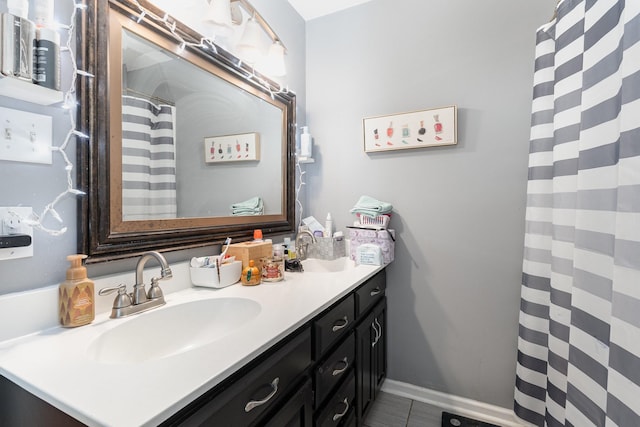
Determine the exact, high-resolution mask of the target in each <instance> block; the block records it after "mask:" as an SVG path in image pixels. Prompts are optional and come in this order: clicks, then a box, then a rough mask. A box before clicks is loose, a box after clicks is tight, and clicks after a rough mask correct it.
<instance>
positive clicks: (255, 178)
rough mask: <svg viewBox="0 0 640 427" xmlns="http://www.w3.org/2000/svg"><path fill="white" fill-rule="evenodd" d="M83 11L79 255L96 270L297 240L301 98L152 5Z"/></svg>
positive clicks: (114, 1)
mask: <svg viewBox="0 0 640 427" xmlns="http://www.w3.org/2000/svg"><path fill="white" fill-rule="evenodd" d="M141 7H144V8H145V10H147V11H148V13H147V14H145V15H144V16H143V15H140V13H139V10H140V9H139V8H141ZM85 13H86V14H88V16H89V17H88V18H87V19H86V20H85V21H84V22H83V25H85V27H86V28H84V29H83V31H82V37H80V36H78V39H77V42H78V61H79V63H81V64H82V65H83V67H85V68H86V69H89V70H93V71H95V77H94V78H92V79H87V80H82V81H80V83H79V88H78V99H79V101H80V106H81V107H80V108H79V109H78V117H79V120H78V121H79V123H82V124H84V126H83V127H82V130H83V131H85V132H87V135H89V137H90V140H91V144H87V145H81V146H80V149H79V150H78V164H82V165H85V166H86V167H84V168H79V169H78V182H79V183H81V184H80V185H79V188H82V189H83V190H85V191H86V192H87V195H88V197H87V198H85V199H82V200H81V202H80V205H81V206H80V207H81V209H80V214H79V216H78V250H79V253H85V254H87V255H89V259H88V262H90V263H94V262H103V261H111V260H115V259H120V258H126V257H129V256H133V255H136V254H139V253H141V252H143V251H148V250H159V251H166V250H178V249H189V248H196V247H201V246H208V245H212V244H216V243H220V242H222V241H224V240H225V239H226V238H227V237H231V238H233V239H234V240H235V241H243V240H247V239H250V238H251V236H252V234H253V230H254V229H256V228H259V229H262V230H263V231H264V232H265V233H270V234H278V233H290V232H292V231H293V230H294V228H295V189H294V187H295V163H294V162H295V157H294V152H295V120H296V118H295V111H296V107H295V102H296V98H295V94H294V93H292V92H289V91H283V90H279V89H278V88H277V87H276V86H275V84H274V82H273V81H271V80H269V79H265V78H264V76H262V75H260V74H259V73H256V71H255V70H253V69H252V68H251V67H249V66H247V65H246V64H244V63H241V62H239V61H238V59H237V58H235V57H234V56H233V55H231V54H230V53H228V52H226V51H224V50H223V49H212V48H211V47H209V46H205V45H203V44H202V42H200V44H198V43H197V42H198V41H199V40H202V35H201V34H199V33H197V32H195V31H194V30H193V29H191V28H189V27H187V26H186V25H184V24H182V23H180V22H178V21H174V20H173V18H171V23H168V22H165V21H164V20H163V19H162V18H158V19H155V18H154V17H163V16H167V14H166V13H165V12H164V11H162V10H160V9H158V8H157V7H155V6H153V5H152V4H150V3H149V2H148V1H146V0H135V1H133V0H97V1H96V2H95V3H92V6H91V7H89V8H88V9H87V11H86V12H85ZM167 19H168V18H167ZM167 25H170V27H171V30H170V31H168V30H167ZM181 40H184V41H185V42H188V43H182V42H181ZM105 64H108V66H107V67H105V66H104V65H105ZM84 106H89V107H86V108H84ZM105 190H106V191H105Z"/></svg>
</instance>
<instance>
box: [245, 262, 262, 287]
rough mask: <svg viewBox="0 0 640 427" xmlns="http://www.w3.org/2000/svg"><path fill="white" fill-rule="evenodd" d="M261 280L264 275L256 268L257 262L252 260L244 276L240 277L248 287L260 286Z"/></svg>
mask: <svg viewBox="0 0 640 427" xmlns="http://www.w3.org/2000/svg"><path fill="white" fill-rule="evenodd" d="M261 278H262V274H261V273H260V270H259V269H258V267H256V264H255V262H254V261H253V260H252V259H251V260H249V265H248V266H246V267H245V268H244V269H243V270H242V275H241V276H240V280H241V281H242V284H243V285H246V286H254V285H259V284H260V281H261Z"/></svg>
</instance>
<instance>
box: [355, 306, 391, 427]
mask: <svg viewBox="0 0 640 427" xmlns="http://www.w3.org/2000/svg"><path fill="white" fill-rule="evenodd" d="M386 306H387V301H386V298H383V299H382V300H381V301H380V302H378V304H376V306H375V307H374V309H373V310H372V311H371V312H370V313H369V314H368V315H367V316H366V317H365V319H364V320H363V321H362V323H360V325H359V326H358V327H357V329H356V342H357V345H356V350H357V351H356V395H357V405H356V418H357V420H358V425H360V426H361V425H362V423H363V422H364V418H365V417H366V414H367V413H368V411H369V409H370V408H371V405H372V404H373V401H374V400H375V398H376V395H377V392H378V389H379V388H380V386H381V385H382V381H383V380H384V378H385V376H386V372H387V339H386Z"/></svg>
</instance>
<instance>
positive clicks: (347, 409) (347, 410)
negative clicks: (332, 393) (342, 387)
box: [333, 397, 349, 421]
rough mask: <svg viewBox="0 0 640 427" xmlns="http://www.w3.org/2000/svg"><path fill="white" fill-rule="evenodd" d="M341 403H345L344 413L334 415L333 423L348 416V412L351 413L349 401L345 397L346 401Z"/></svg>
mask: <svg viewBox="0 0 640 427" xmlns="http://www.w3.org/2000/svg"><path fill="white" fill-rule="evenodd" d="M340 403H344V406H345V408H344V411H342V412H340V413H339V414H334V415H333V421H338V420H339V419H340V418H342V417H344V416H345V415H347V412H349V399H348V398H346V397H345V398H344V400H343V401H342V402H340Z"/></svg>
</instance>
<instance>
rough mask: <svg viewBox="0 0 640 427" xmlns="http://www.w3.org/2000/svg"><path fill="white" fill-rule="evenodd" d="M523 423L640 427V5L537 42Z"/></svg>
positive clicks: (558, 26) (597, 6)
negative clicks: (524, 421)
mask: <svg viewBox="0 0 640 427" xmlns="http://www.w3.org/2000/svg"><path fill="white" fill-rule="evenodd" d="M532 110H533V114H532V125H531V141H530V155H529V183H528V188H527V210H526V232H525V233H526V234H525V254H524V263H523V280H522V297H521V303H520V325H519V337H518V361H517V372H516V387H515V402H514V409H515V412H516V414H517V415H518V416H519V417H520V418H522V419H524V420H526V421H529V422H531V423H533V424H535V425H537V426H543V425H548V426H576V427H587V426H621V427H638V426H640V0H627V1H624V0H597V1H596V0H563V1H562V2H560V4H559V5H558V9H557V15H556V18H555V19H554V21H552V22H551V23H549V24H547V25H546V26H544V27H542V28H541V29H540V30H539V31H538V34H537V47H536V59H535V77H534V99H533V108H532Z"/></svg>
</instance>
